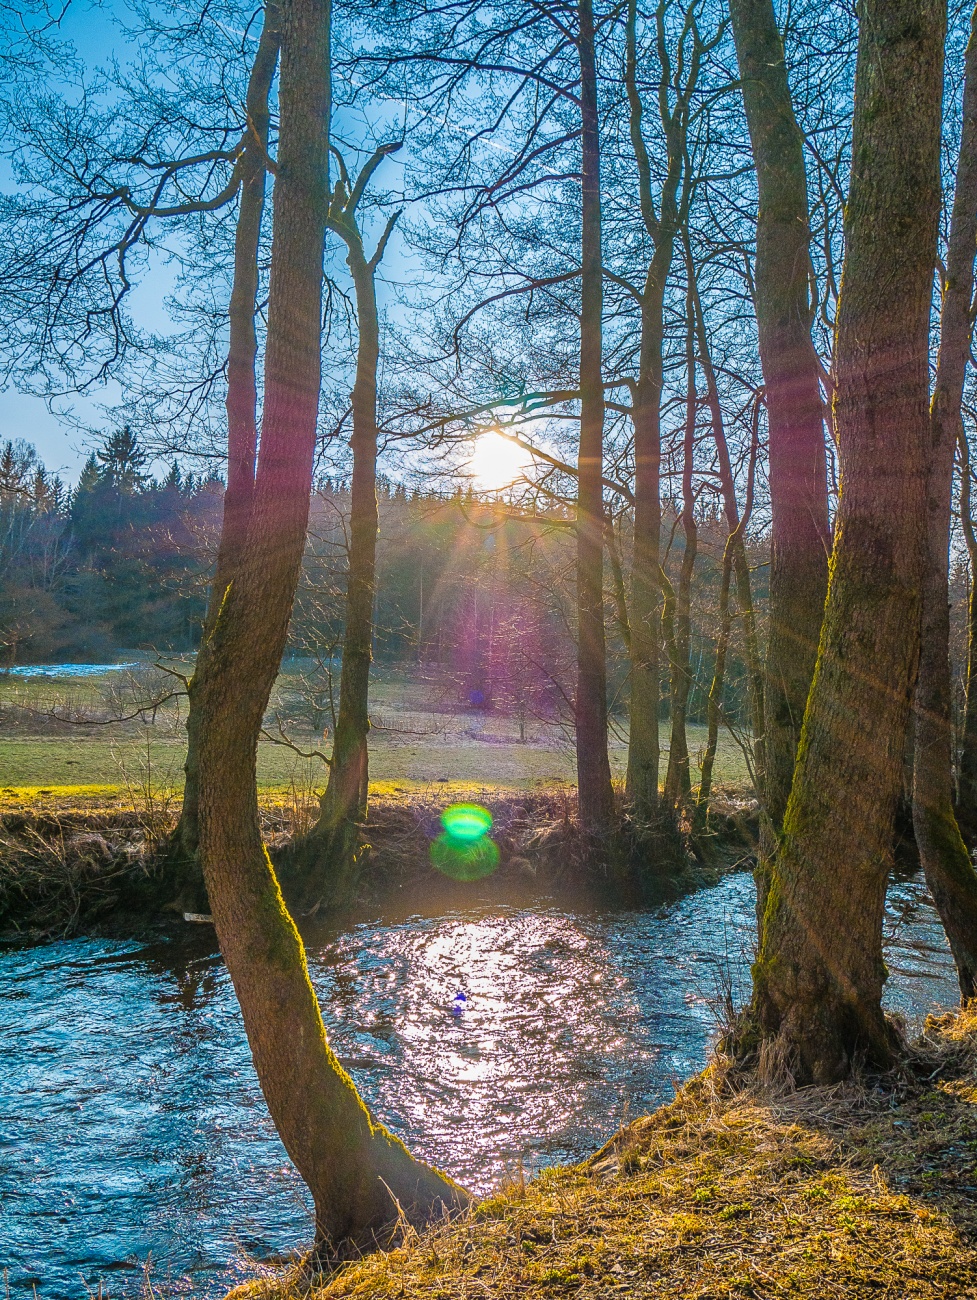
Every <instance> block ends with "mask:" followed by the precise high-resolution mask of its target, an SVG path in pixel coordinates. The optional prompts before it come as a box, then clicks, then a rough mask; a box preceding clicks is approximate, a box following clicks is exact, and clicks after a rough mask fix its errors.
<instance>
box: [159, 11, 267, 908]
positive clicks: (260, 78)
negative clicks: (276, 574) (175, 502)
mask: <svg viewBox="0 0 977 1300" xmlns="http://www.w3.org/2000/svg"><path fill="white" fill-rule="evenodd" d="M281 21H282V19H281V10H280V7H279V5H278V4H277V3H275V0H269V2H268V3H267V4H266V5H265V13H264V24H263V27H262V31H261V38H260V40H259V42H258V49H257V53H256V54H255V60H254V63H253V65H252V67H251V75H250V77H249V79H248V91H247V99H246V101H245V104H246V111H247V129H246V131H245V135H244V143H243V148H242V153H241V158H240V163H239V170H240V190H241V198H240V206H239V209H238V217H237V226H236V229H235V236H234V274H233V280H232V285H231V298H230V303H229V305H228V325H229V337H228V345H227V396H226V399H225V410H226V412H227V486H226V489H225V492H224V510H223V518H222V521H221V535H220V544H219V546H218V549H217V565H216V568H215V572H214V580H213V583H212V584H211V589H210V599H209V601H208V605H207V618H206V627H207V628H208V629H209V628H211V627H212V626H213V624H214V620H215V619H216V618H217V614H218V612H219V611H220V607H221V602H222V601H223V599H224V595H225V593H226V591H227V588H228V586H229V585H230V584H231V583H232V582H233V581H234V576H235V574H236V572H237V568H238V564H239V562H240V557H241V553H242V550H243V548H244V543H245V539H246V537H247V530H248V521H249V519H250V515H251V500H252V497H253V495H254V474H255V457H256V454H257V446H258V383H257V376H256V369H255V367H256V360H257V352H258V337H257V332H256V330H255V312H256V310H257V295H258V284H259V275H258V253H259V248H260V246H261V224H262V217H263V214H264V206H265V177H266V173H267V169H268V129H269V122H270V112H269V97H270V95H271V87H272V81H273V79H274V76H275V69H276V68H277V66H278V52H279V47H280V44H281ZM198 724H199V714H198V709H197V707H196V697H195V695H194V693H193V692H192V691H191V692H190V708H189V712H188V715H187V754H186V759H185V761H184V765H183V766H184V787H183V806H182V808H181V810H180V820H179V822H178V823H177V826H176V829H175V830H174V832H173V835H172V837H171V840H170V852H171V857H172V858H173V859H174V862H175V865H176V866H177V867H178V868H182V869H183V871H184V873H185V874H187V880H186V886H185V887H188V888H189V889H190V890H191V891H193V890H199V872H198V871H197V869H196V862H195V858H196V851H197V836H198V828H197V820H198V801H199V752H198V751H199V736H198Z"/></svg>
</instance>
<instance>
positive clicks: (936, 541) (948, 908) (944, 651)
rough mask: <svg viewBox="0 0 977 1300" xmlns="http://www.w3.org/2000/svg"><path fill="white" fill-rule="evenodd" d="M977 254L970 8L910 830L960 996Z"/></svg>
mask: <svg viewBox="0 0 977 1300" xmlns="http://www.w3.org/2000/svg"><path fill="white" fill-rule="evenodd" d="M975 254H977V10H975V13H974V15H973V17H972V19H971V31H970V42H969V44H968V46H967V55H966V65H965V77H964V90H963V122H962V131H961V136H960V154H959V158H958V162H957V176H956V188H955V190H954V195H953V211H952V216H951V220H950V236H949V242H948V245H947V255H946V271H945V280H944V286H943V305H942V311H941V314H940V349H939V355H938V358H937V365H936V382H935V385H934V388H933V398H932V402H931V406H930V438H929V444H928V447H927V479H926V498H927V500H926V569H925V577H924V582H923V622H922V645H921V648H920V660H919V680H918V681H917V683H916V695H915V701H914V704H915V712H914V718H913V830H914V832H915V836H916V843H917V845H918V847H919V856H920V861H921V863H922V866H923V871H924V873H925V876H926V883H927V885H928V886H929V889H930V892H931V893H932V895H933V898H934V901H935V902H936V906H937V909H938V911H939V913H940V917H941V919H942V921H943V928H944V929H945V930H946V933H947V938H948V939H949V941H950V948H951V949H952V951H953V956H954V960H955V961H956V965H957V974H958V976H959V979H960V992H961V995H962V997H963V999H964V1001H966V1000H967V999H968V998H971V997H973V996H974V995H975V994H977V872H975V871H974V867H973V863H972V862H971V860H970V855H969V853H968V852H967V847H966V845H965V844H964V842H963V838H962V836H961V834H960V828H959V826H958V825H957V819H956V815H955V813H954V809H953V725H952V704H951V681H950V593H949V544H950V511H951V499H952V493H953V462H954V453H955V451H956V447H957V443H958V440H959V437H960V435H961V434H962V432H963V425H962V420H961V414H960V406H961V403H962V401H963V387H964V379H965V376H966V372H967V363H968V360H969V357H970V345H971V338H972V336H973V322H972V319H971V306H970V304H971V300H972V298H973V292H974V256H975Z"/></svg>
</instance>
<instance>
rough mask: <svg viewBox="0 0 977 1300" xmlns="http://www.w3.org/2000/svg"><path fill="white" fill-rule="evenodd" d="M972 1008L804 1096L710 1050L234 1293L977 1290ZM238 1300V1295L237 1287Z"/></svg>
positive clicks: (975, 1015) (332, 1298)
mask: <svg viewBox="0 0 977 1300" xmlns="http://www.w3.org/2000/svg"><path fill="white" fill-rule="evenodd" d="M975 1152H977V1009H975V1010H972V1011H970V1012H962V1013H960V1014H958V1015H948V1016H943V1017H939V1018H931V1019H929V1020H928V1021H927V1022H926V1029H925V1032H924V1034H923V1036H922V1037H921V1038H920V1039H919V1040H918V1041H917V1042H916V1043H915V1044H914V1045H913V1047H912V1048H911V1050H910V1051H909V1052H908V1053H907V1056H906V1060H905V1062H904V1063H903V1065H902V1066H901V1067H900V1069H899V1070H897V1071H894V1072H893V1073H892V1074H890V1075H888V1076H886V1077H884V1078H881V1079H876V1080H871V1081H863V1082H862V1083H860V1084H858V1085H848V1086H844V1087H841V1086H839V1087H835V1088H808V1089H803V1090H801V1091H798V1092H791V1091H787V1090H784V1089H778V1088H776V1087H771V1086H766V1087H764V1086H761V1085H758V1084H755V1083H754V1084H750V1085H744V1084H743V1083H742V1082H737V1080H736V1079H735V1078H734V1076H733V1075H732V1074H731V1072H730V1071H729V1068H728V1066H727V1065H725V1064H724V1063H722V1062H717V1063H714V1064H713V1065H712V1066H711V1067H710V1068H709V1069H707V1070H706V1071H705V1073H704V1074H702V1075H700V1076H698V1077H697V1078H696V1079H693V1080H692V1081H691V1082H690V1083H689V1084H687V1085H686V1086H685V1087H684V1088H683V1089H681V1091H680V1092H679V1093H678V1095H677V1097H676V1099H675V1102H674V1103H673V1104H672V1105H670V1106H666V1107H664V1108H663V1109H661V1110H659V1111H657V1112H655V1113H654V1114H652V1115H649V1116H646V1117H643V1118H641V1119H638V1120H636V1121H634V1122H633V1123H632V1124H629V1125H627V1126H626V1127H625V1128H623V1129H622V1130H621V1131H620V1132H619V1133H618V1134H617V1135H616V1136H615V1137H614V1138H613V1139H612V1140H611V1141H610V1142H608V1143H607V1145H606V1146H605V1147H603V1148H602V1149H601V1150H600V1151H599V1152H597V1154H596V1155H595V1156H593V1157H592V1158H591V1159H589V1160H587V1161H584V1162H583V1163H582V1164H580V1165H577V1166H575V1167H573V1168H564V1169H551V1170H547V1171H546V1172H544V1173H543V1174H542V1175H541V1176H540V1177H538V1178H537V1179H535V1180H534V1181H533V1182H531V1183H529V1184H525V1185H524V1184H522V1183H519V1182H516V1183H514V1184H512V1185H511V1186H509V1187H508V1188H507V1189H506V1190H504V1191H503V1192H501V1193H500V1194H499V1195H496V1196H494V1197H492V1198H491V1199H489V1200H486V1201H483V1202H482V1203H481V1204H479V1205H478V1206H477V1207H476V1208H475V1209H474V1210H473V1211H472V1212H471V1213H470V1214H468V1215H466V1216H465V1217H464V1218H462V1219H460V1220H458V1221H456V1222H454V1223H451V1224H447V1225H443V1226H439V1227H436V1228H433V1229H431V1230H429V1231H427V1232H425V1233H423V1234H421V1235H420V1236H418V1235H416V1234H410V1235H409V1237H408V1239H407V1240H406V1241H405V1242H404V1244H403V1245H402V1246H400V1247H399V1248H398V1249H394V1250H391V1251H390V1252H388V1253H379V1254H377V1255H374V1256H371V1257H369V1258H367V1259H365V1260H363V1261H362V1262H360V1263H358V1264H355V1265H352V1266H349V1267H347V1268H345V1269H344V1270H343V1271H342V1272H340V1273H339V1274H338V1275H336V1276H334V1277H332V1278H331V1279H328V1280H324V1279H319V1280H318V1281H317V1282H316V1283H314V1284H313V1283H310V1282H309V1280H308V1278H307V1277H305V1276H304V1275H303V1274H302V1272H301V1270H294V1269H293V1270H292V1271H291V1272H289V1273H286V1274H284V1275H278V1276H275V1275H273V1274H269V1275H268V1276H265V1277H261V1278H258V1279H256V1280H255V1281H254V1282H251V1283H249V1284H247V1285H245V1286H242V1287H239V1288H237V1289H235V1290H234V1291H233V1292H232V1293H231V1297H233V1300H293V1298H297V1297H300V1296H308V1295H310V1294H311V1295H314V1296H315V1297H316V1300H354V1298H357V1300H359V1298H360V1297H367V1296H369V1297H371V1298H372V1297H375V1298H376V1300H383V1298H385V1297H389V1300H394V1298H395V1297H397V1298H398V1300H422V1298H423V1300H473V1298H474V1297H476V1296H478V1297H482V1296H485V1297H495V1298H496V1300H516V1297H519V1300H552V1298H553V1297H556V1296H561V1295H563V1296H581V1297H587V1296H595V1297H596V1296H612V1295H621V1296H628V1297H632V1296H636V1297H649V1300H651V1297H654V1298H655V1300H663V1298H664V1297H675V1298H676V1300H677V1298H678V1297H681V1298H682V1300H745V1298H746V1297H753V1298H755V1300H761V1298H762V1300H774V1298H775V1297H776V1298H777V1300H779V1298H780V1297H814V1296H818V1297H832V1298H833V1297H838V1298H839V1300H842V1298H844V1300H862V1298H863V1297H864V1298H865V1300H868V1297H891V1300H908V1298H909V1297H914V1298H923V1297H925V1298H927V1300H929V1298H932V1300H950V1298H951V1297H952V1298H953V1300H957V1298H958V1297H959V1298H960V1300H964V1298H965V1297H973V1296H977V1185H975V1184H977V1174H975V1169H974V1164H975ZM231 1297H229V1300H231Z"/></svg>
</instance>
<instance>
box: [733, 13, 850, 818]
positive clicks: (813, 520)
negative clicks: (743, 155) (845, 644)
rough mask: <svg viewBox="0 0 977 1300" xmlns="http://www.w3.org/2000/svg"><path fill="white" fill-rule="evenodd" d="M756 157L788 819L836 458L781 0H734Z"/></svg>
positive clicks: (779, 763) (772, 775) (773, 682)
mask: <svg viewBox="0 0 977 1300" xmlns="http://www.w3.org/2000/svg"><path fill="white" fill-rule="evenodd" d="M730 16H731V18H732V22H733V36H734V40H735V43H736V57H737V61H738V63H739V71H740V79H741V84H742V89H743V105H744V107H745V109H746V118H747V123H748V126H749V131H750V142H751V144H752V148H753V159H754V163H755V166H756V174H757V190H758V198H759V206H758V211H757V254H756V318H757V333H758V336H759V345H760V360H761V363H762V366H763V379H764V384H765V387H766V407H767V425H768V436H769V483H770V513H771V532H770V637H769V642H768V645H767V659H766V670H765V673H764V696H765V700H764V712H763V720H764V733H763V734H764V792H763V798H764V804H765V808H766V811H767V814H768V816H769V818H770V821H771V823H772V824H773V826H774V827H775V828H779V827H780V824H781V822H782V821H783V816H784V809H785V808H786V806H787V797H788V795H789V794H790V784H791V780H792V778H793V774H794V760H795V758H796V755H797V742H798V739H799V737H800V730H801V721H802V719H803V717H804V706H805V705H806V703H807V696H808V692H809V691H810V687H811V678H812V677H813V675H814V664H815V660H816V659H817V650H818V639H819V637H820V633H821V621H822V619H823V617H824V600H825V595H826V593H827V589H828V552H829V549H830V546H831V534H830V529H829V525H828V486H827V467H826V461H825V454H824V419H823V407H822V402H821V389H820V379H819V371H818V361H817V356H816V354H815V351H814V346H813V344H812V342H811V300H810V283H811V257H810V238H811V232H810V228H809V226H808V203H807V178H806V176H805V172H804V140H803V136H802V135H801V131H800V128H799V127H798V125H797V121H796V119H795V117H794V109H793V105H792V103H791V96H790V87H789V85H788V81H787V66H786V63H785V59H784V47H783V42H782V41H781V38H780V32H779V30H778V28H777V19H776V16H775V14H774V8H773V3H772V0H730Z"/></svg>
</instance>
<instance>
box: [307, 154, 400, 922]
mask: <svg viewBox="0 0 977 1300" xmlns="http://www.w3.org/2000/svg"><path fill="white" fill-rule="evenodd" d="M395 148H399V145H386V146H384V147H383V148H381V149H378V150H377V151H376V152H375V154H374V155H373V158H372V159H371V160H370V162H369V163H368V164H367V166H366V167H365V168H364V170H363V172H362V173H361V175H360V177H359V179H358V181H357V183H356V184H355V185H353V186H350V183H349V178H348V176H347V175H346V170H345V165H344V166H343V175H342V178H341V180H340V181H339V183H338V184H337V185H336V187H335V190H334V192H333V195H332V200H331V203H330V215H329V222H328V225H329V228H330V229H331V230H333V231H334V232H335V233H337V234H338V235H339V236H340V237H341V238H342V239H343V240H344V241H345V243H346V247H347V250H348V252H347V258H346V261H347V264H348V266H349V268H350V272H351V274H352V277H353V287H354V291H355V294H356V321H357V331H358V337H359V346H358V349H357V354H356V379H355V381H354V384H353V394H352V406H353V436H352V439H351V446H352V451H353V481H352V485H351V491H350V529H349V553H348V557H347V571H346V618H345V624H344V631H343V663H342V671H341V673H340V682H339V715H338V717H337V719H336V731H335V735H334V737H333V748H332V757H331V761H330V765H329V781H328V784H327V785H326V790H325V793H324V794H323V796H322V800H321V803H320V807H319V818H318V821H317V823H316V826H315V828H314V830H313V832H312V835H311V836H310V843H309V846H308V850H307V851H310V858H311V862H310V865H311V866H312V867H313V871H314V876H315V879H314V880H309V881H307V884H308V885H310V886H311V887H312V889H313V890H314V892H315V893H316V895H317V898H318V899H321V898H322V897H323V894H324V892H327V893H328V899H329V902H330V903H332V904H341V903H344V902H347V901H348V900H349V898H350V895H351V892H352V888H353V885H354V883H355V876H356V869H357V864H358V856H359V855H358V842H357V841H358V831H357V823H358V822H362V821H363V820H364V819H365V818H366V813H367V803H368V800H369V790H370V768H369V748H368V738H369V732H370V714H369V705H370V664H371V662H372V660H373V607H374V602H375V599H376V562H377V533H378V532H379V528H380V512H379V507H378V504H377V366H378V364H379V360H380V321H379V317H378V315H377V295H376V280H375V274H376V269H377V266H378V265H379V263H380V259H381V258H382V257H383V253H384V249H385V248H386V244H387V240H388V238H389V236H390V233H391V231H392V229H393V225H394V222H395V221H396V220H397V217H396V216H394V217H391V218H390V220H389V221H388V222H387V227H386V230H385V231H384V234H383V236H382V237H381V239H380V242H379V244H378V245H377V249H376V252H375V253H374V255H373V257H372V258H370V259H367V256H366V253H365V252H364V249H363V239H362V235H361V233H360V229H359V226H358V224H357V220H356V206H357V203H358V202H359V198H360V197H361V196H362V194H363V193H364V192H365V190H366V185H367V182H368V181H369V178H370V176H371V175H372V174H373V171H374V169H375V168H376V167H377V166H378V165H379V162H380V160H381V159H382V158H383V157H384V156H385V155H386V154H388V153H391V152H392V151H393V150H394V149H395ZM323 866H325V869H326V870H325V878H324V873H323V871H322V868H323Z"/></svg>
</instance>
